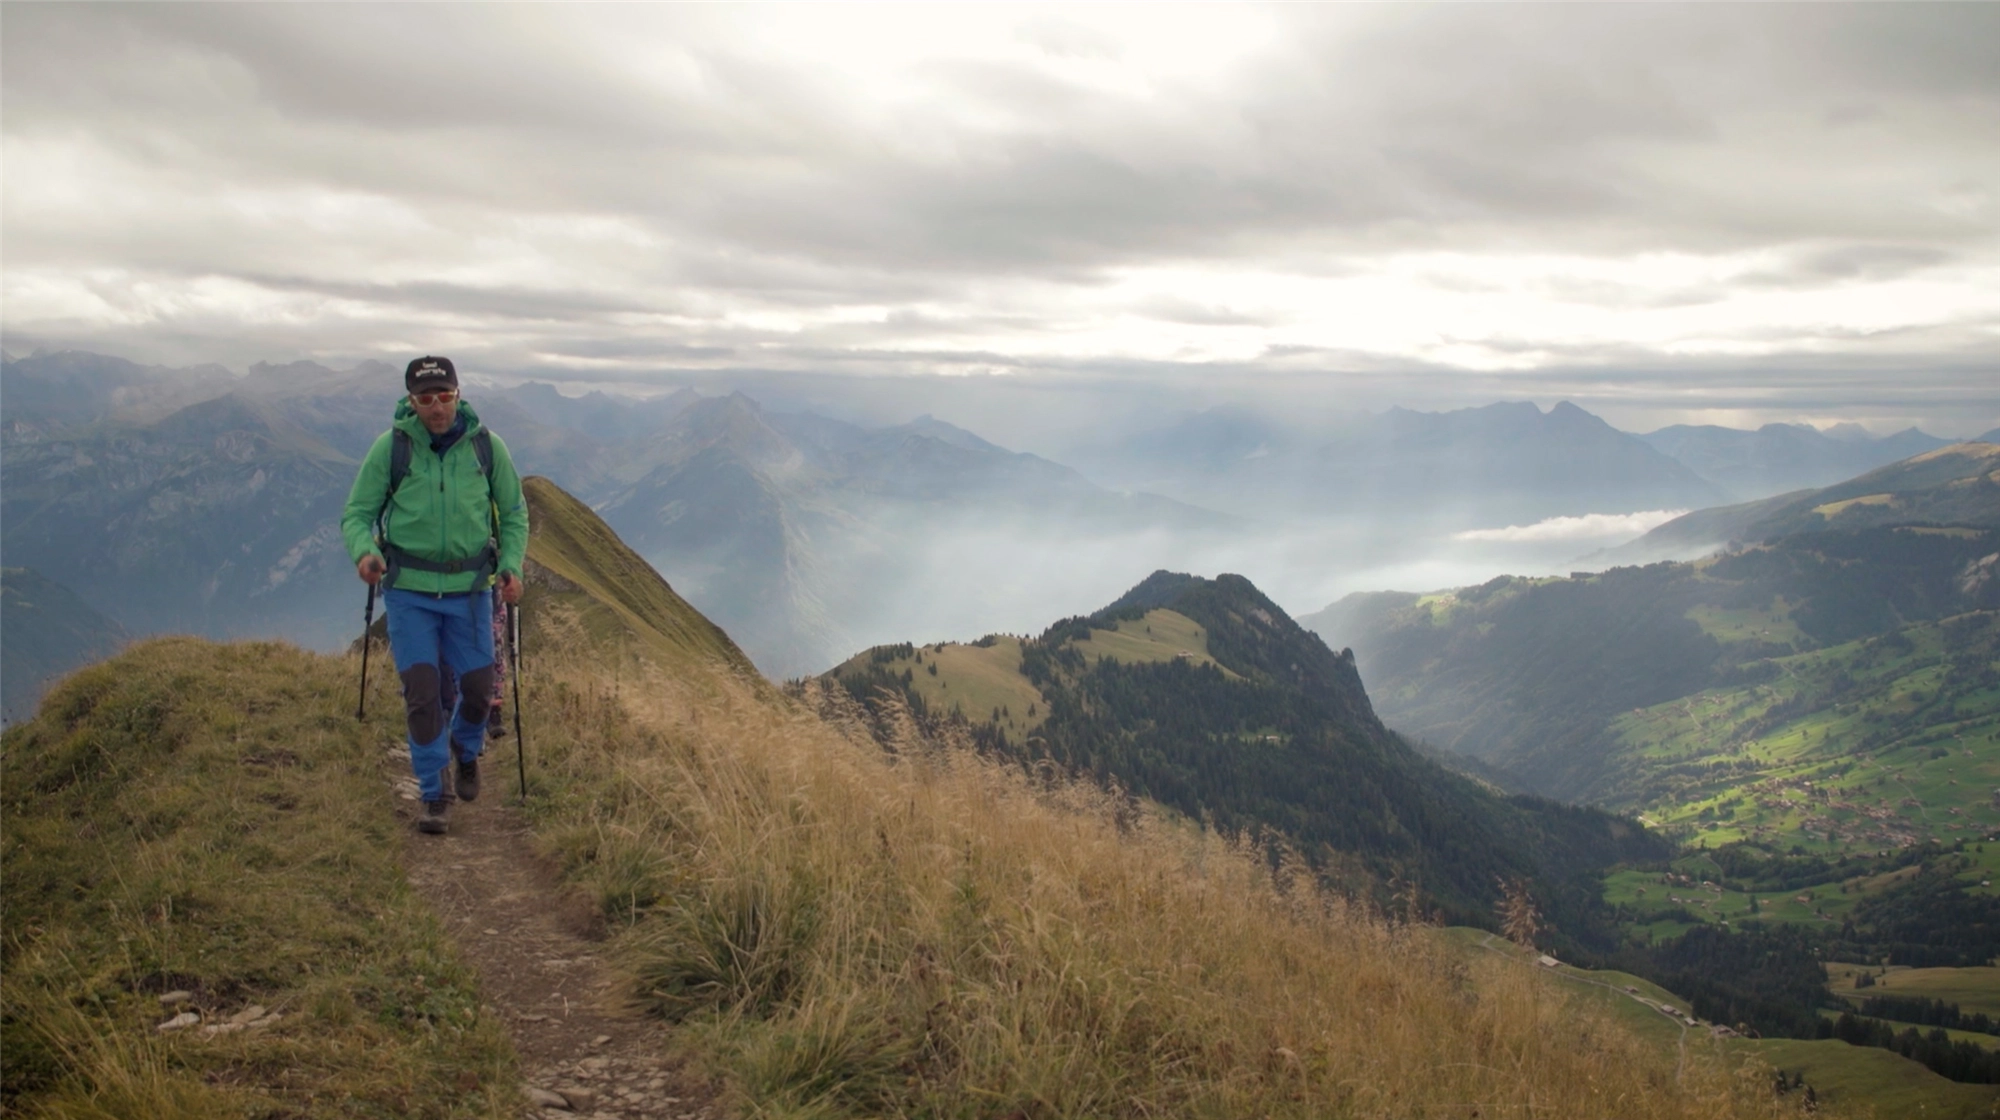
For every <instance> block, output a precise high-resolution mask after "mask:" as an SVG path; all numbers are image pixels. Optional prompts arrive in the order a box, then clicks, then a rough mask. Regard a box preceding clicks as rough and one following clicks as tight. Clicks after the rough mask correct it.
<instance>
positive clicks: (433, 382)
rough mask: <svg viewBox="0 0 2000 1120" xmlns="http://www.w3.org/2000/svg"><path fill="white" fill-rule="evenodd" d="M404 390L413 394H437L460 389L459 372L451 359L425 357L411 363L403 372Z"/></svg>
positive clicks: (415, 359)
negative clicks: (441, 390) (440, 391)
mask: <svg viewBox="0 0 2000 1120" xmlns="http://www.w3.org/2000/svg"><path fill="white" fill-rule="evenodd" d="M403 388H404V389H406V390H408V391H409V392H412V393H435V392H437V391H438V390H439V389H456V388H458V370H456V369H454V368H452V364H451V359H450V358H433V357H423V358H414V359H412V360H411V361H410V365H409V368H408V369H405V370H404V371H403Z"/></svg>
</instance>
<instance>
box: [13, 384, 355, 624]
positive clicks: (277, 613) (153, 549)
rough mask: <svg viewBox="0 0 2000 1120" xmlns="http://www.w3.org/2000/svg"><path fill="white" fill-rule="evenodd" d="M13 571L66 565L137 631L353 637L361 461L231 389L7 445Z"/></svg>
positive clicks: (99, 603) (85, 590)
mask: <svg viewBox="0 0 2000 1120" xmlns="http://www.w3.org/2000/svg"><path fill="white" fill-rule="evenodd" d="M4 472H5V483H6V485H5V489H4V493H0V520H4V522H5V524H6V530H7V531H6V535H5V537H4V538H0V550H4V554H5V562H6V563H7V564H8V565H10V566H22V567H32V568H35V569H37V570H40V571H44V572H61V573H63V576H64V578H65V579H66V580H67V581H68V582H69V583H70V585H71V586H73V587H74V588H75V589H76V590H77V592H78V594H80V595H81V596H82V597H83V598H84V599H85V601H87V602H89V603H90V604H91V605H92V606H93V607H95V608H96V609H98V610H100V611H103V612H104V613H106V614H108V615H111V616H112V617H115V618H117V619H119V620H120V621H121V622H122V623H123V624H124V625H125V626H126V627H128V628H129V629H130V630H132V631H133V632H135V633H156V632H160V631H182V632H195V633H205V634H209V635H215V636H227V635H239V634H241V635H274V634H289V635H292V636H294V637H296V638H298V639H299V640H302V641H306V642H309V643H313V644H325V645H331V644H333V643H334V642H336V641H338V640H339V637H340V633H341V631H343V630H345V629H346V624H345V623H343V622H340V621H339V620H340V619H342V618H345V617H348V614H349V612H348V610H345V609H342V608H343V607H346V606H347V605H348V599H349V597H350V595H351V593H352V587H351V586H350V584H351V578H344V577H347V576H348V573H349V571H350V570H351V569H350V568H349V567H348V564H347V561H346V554H345V552H344V551H343V550H342V548H341V547H340V543H339V539H338V537H339V533H338V525H339V520H340V507H341V504H342V502H343V501H344V500H345V498H346V495H347V487H348V485H349V483H351V482H352V480H353V472H354V464H353V462H352V460H349V459H347V458H346V457H344V456H342V455H340V454H339V453H338V452H336V451H335V450H333V449H332V448H330V447H328V446H327V445H326V444H325V443H323V442H321V441H320V440H318V439H316V438H314V437H313V436H311V435H310V434H308V433H306V432H304V431H302V430H301V429H299V428H297V427H296V426H294V425H291V424H290V423H288V422H287V421H286V420H285V419H284V418H283V417H282V415H279V414H277V413H276V412H274V411H273V410H272V409H270V408H269V407H267V406H266V405H264V404H263V403H261V402H258V401H256V400H253V399H251V398H250V397H248V396H246V395H243V394H238V393H231V394H228V395H225V396H221V397H216V398H213V399H210V400H206V401H202V402H200V403H197V404H193V405H189V406H187V407H186V408H182V409H179V410H177V411H175V412H173V413H171V414H169V415H167V416H165V417H162V418H160V419H158V420H155V421H152V422H150V423H147V424H143V425H140V426H137V427H133V426H129V425H126V424H122V423H118V422H114V421H105V422H103V423H99V424H96V425H94V426H91V427H88V428H84V429H80V430H77V431H75V432H71V433H67V434H63V435H61V436H41V437H32V438H31V437H27V436H21V437H16V438H10V439H8V440H7V441H6V444H5V447H4Z"/></svg>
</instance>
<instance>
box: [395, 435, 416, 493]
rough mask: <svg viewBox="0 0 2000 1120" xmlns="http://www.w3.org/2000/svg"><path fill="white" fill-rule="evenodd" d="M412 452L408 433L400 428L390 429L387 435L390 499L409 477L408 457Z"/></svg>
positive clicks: (412, 447) (412, 448)
mask: <svg viewBox="0 0 2000 1120" xmlns="http://www.w3.org/2000/svg"><path fill="white" fill-rule="evenodd" d="M413 452H414V446H413V444H412V443H411V441H410V433H408V432H406V431H404V430H403V429H401V428H395V429H392V430H391V431H390V433H389V496H390V497H392V498H393V497H395V495H396V487H398V486H401V485H402V484H403V480H404V479H406V478H408V477H410V456H411V454H412V453H413Z"/></svg>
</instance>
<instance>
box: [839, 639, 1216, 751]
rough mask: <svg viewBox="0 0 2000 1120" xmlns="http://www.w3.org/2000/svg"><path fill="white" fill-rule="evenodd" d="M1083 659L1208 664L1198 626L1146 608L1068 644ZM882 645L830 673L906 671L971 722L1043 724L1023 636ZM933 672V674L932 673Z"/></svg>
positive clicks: (1024, 729) (1021, 730) (1010, 729)
mask: <svg viewBox="0 0 2000 1120" xmlns="http://www.w3.org/2000/svg"><path fill="white" fill-rule="evenodd" d="M1070 644H1071V645H1072V646H1073V647H1074V648H1075V649H1076V650H1077V652H1079V653H1081V654H1082V655H1083V656H1084V658H1085V659H1086V660H1088V661H1095V660H1097V659H1099V658H1110V659H1111V660H1113V661H1119V662H1124V663H1127V664H1146V663H1157V662H1163V661H1172V660H1174V659H1175V658H1178V657H1183V656H1185V657H1187V658H1188V659H1190V660H1192V661H1194V662H1196V663H1197V664H1202V665H1214V666H1215V667H1216V668H1218V669H1221V671H1222V673H1223V674H1224V675H1225V676H1228V677H1232V678H1233V677H1236V676H1237V674H1236V673H1234V672H1232V671H1231V670H1229V669H1226V668H1223V667H1222V666H1221V665H1220V664H1219V663H1217V662H1216V660H1215V658H1213V657H1211V656H1210V655H1209V652H1208V637H1207V635H1206V634H1204V633H1203V632H1202V628H1201V625H1200V624H1199V623H1197V622H1195V621H1194V620H1193V619H1191V618H1189V617H1187V616H1186V615H1183V614H1179V613H1176V612H1174V611H1169V610H1153V611H1148V612H1147V613H1146V616H1145V617H1144V618H1138V619H1124V620H1121V621H1120V622H1118V623H1117V625H1116V626H1115V627H1114V628H1113V629H1110V630H1092V631H1091V632H1090V637H1089V638H1088V639H1086V640H1083V641H1073V642H1071V643H1070ZM886 652H888V650H887V649H886V648H881V649H875V650H869V651H867V652H865V653H860V654H856V655H855V656H854V657H852V658H849V659H848V660H847V661H846V662H845V663H844V664H842V665H839V666H837V667H836V668H834V669H833V674H834V675H836V676H837V675H840V674H842V673H847V672H854V671H859V670H861V669H865V668H867V667H869V666H870V665H871V664H873V665H880V666H881V667H882V668H884V669H886V670H887V671H888V672H890V673H891V674H894V675H897V676H900V675H902V674H903V673H906V672H907V673H908V674H909V675H910V686H911V688H913V689H914V690H915V691H916V694H917V696H918V697H919V698H921V699H922V700H923V702H924V703H925V705H927V706H928V707H929V708H930V709H931V710H932V711H935V712H951V711H958V712H960V713H962V714H963V715H964V716H965V718H966V719H968V720H970V721H972V722H973V723H995V722H996V720H995V719H994V713H995V712H998V713H999V718H998V720H997V725H998V726H999V727H1000V728H1001V729H1003V730H1004V731H1006V732H1007V734H1008V735H1010V736H1013V737H1015V738H1017V739H1018V738H1022V737H1025V736H1026V735H1028V734H1030V733H1032V732H1033V731H1034V729H1035V728H1036V727H1039V726H1041V723H1042V719H1043V717H1045V716H1046V715H1047V714H1048V700H1047V699H1046V698H1045V697H1043V696H1042V694H1041V692H1040V691H1038V690H1037V689H1036V688H1035V686H1034V684H1033V683H1032V682H1030V681H1029V680H1028V678H1026V677H1024V676H1022V675H1021V640H1020V639H1019V638H1016V637H1014V636H1012V635H1008V634H994V635H992V636H990V637H988V638H984V639H981V641H979V642H939V643H936V644H934V645H928V646H917V647H914V648H913V650H912V651H911V653H910V654H908V655H907V656H891V657H886V658H885V657H884V656H883V655H884V654H885V653H886ZM933 670H935V671H933Z"/></svg>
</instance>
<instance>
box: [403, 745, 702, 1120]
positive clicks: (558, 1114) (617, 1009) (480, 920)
mask: <svg viewBox="0 0 2000 1120" xmlns="http://www.w3.org/2000/svg"><path fill="white" fill-rule="evenodd" d="M496 756H497V757H496ZM409 757H410V756H409V753H408V751H407V750H406V749H405V747H404V746H403V744H401V743H396V744H394V745H393V747H392V748H391V749H390V750H388V751H387V752H386V757H385V760H384V761H385V768H386V769H388V770H389V772H390V774H391V775H392V777H393V779H394V784H395V788H396V793H397V798H396V804H397V816H398V818H399V819H400V820H401V821H402V823H403V825H404V840H403V866H404V869H405V871H406V873H407V874H408V875H409V878H410V882H411V884H412V885H413V886H415V887H416V889H417V892H418V894H420V895H421V896H423V898H424V899H426V900H427V901H428V902H429V903H430V904H431V906H432V907H433V908H434V909H435V910H436V911H437V913H438V916H439V917H440V919H441V920H442V921H443V923H444V926H445V929H446V931H447V932H448V934H449V935H450V936H451V939H452V941H453V943H454V944H456V945H457V946H458V947H459V951H460V953H461V954H462V956H463V958H464V959H465V961H466V962H467V963H468V964H469V965H470V966H471V967H472V968H473V969H474V971H476V972H477V973H478V975H479V982H480V991H481V993H482V994H483V996H484V1003H485V1005H486V1007H487V1009H488V1011H489V1013H491V1014H497V1015H499V1016H500V1017H501V1019H502V1020H503V1021H504V1022H505V1023H506V1025H507V1030H508V1033H509V1034H511V1035H512V1036H513V1039H514V1048H515V1050H516V1051H517V1052H518V1053H519V1055H520V1059H521V1073H522V1076H523V1077H524V1078H525V1079H526V1082H527V1083H526V1085H525V1086H524V1087H523V1092H524V1093H525V1094H526V1095H527V1096H528V1097H529V1098H530V1099H531V1100H532V1101H533V1102H534V1105H535V1107H531V1108H529V1109H527V1110H526V1111H525V1112H524V1113H523V1114H522V1115H523V1116H525V1117H535V1118H545V1120H559V1118H560V1120H578V1118H583V1117H587V1118H590V1120H719V1118H720V1117H721V1115H722V1112H721V1109H720V1108H719V1107H718V1106H717V1104H716V1099H715V1098H716V1094H715V1090H714V1088H713V1087H712V1086H710V1085H708V1084H706V1083H705V1082H703V1081H701V1080H700V1079H698V1078H696V1077H694V1076H693V1075H691V1074H690V1073H688V1072H687V1071H685V1070H684V1069H683V1068H682V1067H681V1064H680V1063H679V1062H678V1061H677V1060H675V1059H673V1058H671V1057H669V1056H668V1055H669V1053H670V1031H669V1030H668V1028H667V1027H666V1025H665V1024H663V1023H661V1022H659V1021H658V1020H654V1019H648V1018H645V1017H643V1016H642V1015H640V1014H639V1013H638V1012H637V1011H635V1010H633V1009H631V1008H629V1007H627V1006H624V1005H623V1002H622V1001H621V999H620V992H619V990H618V986H617V980H616V977H615V975H614V973H613V972H612V970H611V969H610V968H609V967H608V966H607V964H606V963H605V961H604V960H603V957H602V955H601V950H602V947H603V928H602V924H601V922H600V921H599V920H598V917H597V915H596V913H595V909H594V908H593V907H592V906H591V905H590V903H589V901H588V900H586V899H584V898H581V897H579V896H578V895H576V894H575V893H574V892H573V891H570V890H568V889H566V888H565V887H564V886H563V885H562V882H561V879H560V877H559V875H558V874H557V872H556V869H555V868H554V867H552V866H550V865H549V863H548V862H547V861H546V860H544V859H542V858H541V857H540V856H539V855H537V854H536V852H535V850H534V845H533V842H532V841H531V840H530V838H529V834H528V828H527V824H526V822H525V821H524V820H523V819H522V817H521V814H520V811H519V809H518V807H517V806H516V805H514V804H511V803H510V801H509V799H510V798H512V797H514V796H516V795H517V792H518V791H516V790H515V789H514V787H513V786H512V785H511V784H510V782H511V778H512V774H511V772H503V771H502V768H501V767H500V766H498V765H497V764H498V763H499V762H504V761H508V750H507V745H505V744H503V745H502V747H501V750H499V751H490V750H489V751H488V752H487V755H486V762H485V764H484V765H483V766H482V768H481V769H482V771H483V773H482V774H481V777H482V778H484V779H485V781H484V789H482V791H481V793H480V797H479V800H478V801H476V802H472V803H470V804H468V803H466V802H463V801H461V802H458V803H456V804H454V805H452V807H451V818H450V819H451V828H450V831H449V832H447V833H446V834H445V835H443V836H429V835H425V834H423V833H420V832H418V831H417V830H416V819H417V815H418V813H419V812H420V811H421V809H422V803H421V802H420V801H418V800H417V783H416V780H415V779H414V778H412V777H410V770H409V767H410V762H409Z"/></svg>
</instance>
